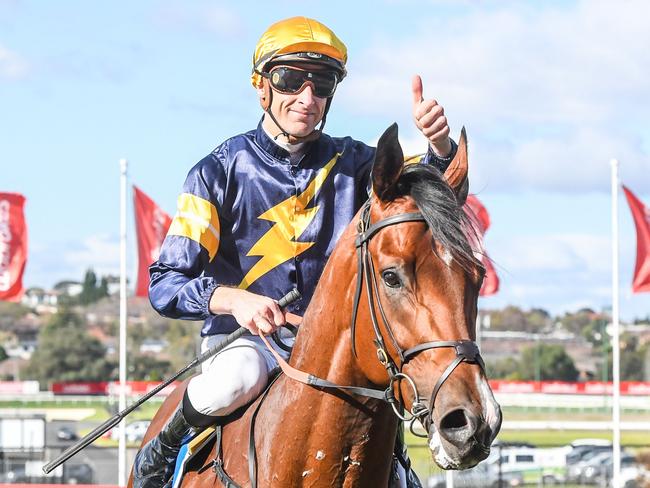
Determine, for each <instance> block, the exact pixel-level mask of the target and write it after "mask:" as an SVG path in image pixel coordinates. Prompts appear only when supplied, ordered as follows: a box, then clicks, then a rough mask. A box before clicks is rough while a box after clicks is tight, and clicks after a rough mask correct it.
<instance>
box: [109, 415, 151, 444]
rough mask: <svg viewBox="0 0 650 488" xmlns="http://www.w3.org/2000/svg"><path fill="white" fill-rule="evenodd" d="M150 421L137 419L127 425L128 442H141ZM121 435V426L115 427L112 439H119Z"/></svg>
mask: <svg viewBox="0 0 650 488" xmlns="http://www.w3.org/2000/svg"><path fill="white" fill-rule="evenodd" d="M149 424H150V422H149V421H148V420H136V421H135V422H132V423H130V424H128V425H127V426H126V441H127V442H140V441H141V440H142V438H143V437H144V434H145V433H146V432H147V429H148V428H149ZM119 436H120V429H119V427H115V428H114V429H113V430H112V431H111V439H113V440H117V439H119Z"/></svg>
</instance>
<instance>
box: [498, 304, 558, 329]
mask: <svg viewBox="0 0 650 488" xmlns="http://www.w3.org/2000/svg"><path fill="white" fill-rule="evenodd" d="M551 324H552V320H551V316H550V315H549V313H548V312H547V311H546V310H543V309H541V308H534V309H532V310H531V311H530V312H526V311H524V310H522V309H520V308H519V307H515V306H513V305H509V306H507V307H506V308H504V309H503V310H493V311H491V312H490V328H491V329H493V330H504V331H520V332H531V333H539V332H542V331H543V330H545V329H548V328H550V326H551Z"/></svg>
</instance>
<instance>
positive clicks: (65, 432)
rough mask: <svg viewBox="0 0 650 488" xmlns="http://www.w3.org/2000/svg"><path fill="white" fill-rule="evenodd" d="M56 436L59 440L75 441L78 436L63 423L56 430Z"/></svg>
mask: <svg viewBox="0 0 650 488" xmlns="http://www.w3.org/2000/svg"><path fill="white" fill-rule="evenodd" d="M56 438H57V439H59V440H60V441H76V440H77V439H79V436H78V435H77V433H76V432H75V431H74V430H73V429H72V428H71V427H68V426H67V425H64V426H63V427H61V428H59V430H57V431H56Z"/></svg>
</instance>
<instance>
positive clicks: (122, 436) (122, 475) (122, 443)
mask: <svg viewBox="0 0 650 488" xmlns="http://www.w3.org/2000/svg"><path fill="white" fill-rule="evenodd" d="M126 167H127V162H126V159H120V396H119V409H120V411H122V410H124V409H125V408H126V191H127V190H126ZM125 427H126V421H125V420H122V421H121V422H120V430H119V446H118V458H117V459H118V468H117V484H118V485H119V486H126V429H125Z"/></svg>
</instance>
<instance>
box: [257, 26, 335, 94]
mask: <svg viewBox="0 0 650 488" xmlns="http://www.w3.org/2000/svg"><path fill="white" fill-rule="evenodd" d="M298 52H308V53H315V54H321V55H324V56H328V57H330V58H332V59H334V60H336V61H338V62H339V63H340V64H341V69H342V70H343V71H344V70H345V63H346V62H347V60H348V50H347V48H346V47H345V44H343V42H342V41H341V40H340V39H339V38H338V37H336V34H334V32H332V30H331V29H329V28H328V27H327V26H326V25H324V24H321V23H320V22H318V21H317V20H314V19H308V18H307V17H292V18H290V19H285V20H281V21H279V22H276V23H275V24H273V25H272V26H271V27H269V28H268V29H267V30H266V32H264V34H262V37H261V38H260V40H259V41H258V43H257V46H255V53H254V54H253V74H252V76H251V82H252V83H253V86H254V87H256V88H259V87H260V86H262V77H261V76H260V75H259V74H257V73H256V71H263V70H264V67H265V66H266V65H267V64H268V63H269V62H271V61H273V59H274V58H276V57H278V56H281V55H283V54H291V53H298Z"/></svg>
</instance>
